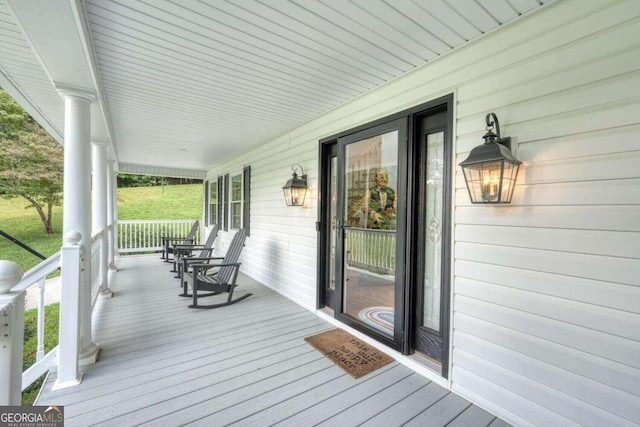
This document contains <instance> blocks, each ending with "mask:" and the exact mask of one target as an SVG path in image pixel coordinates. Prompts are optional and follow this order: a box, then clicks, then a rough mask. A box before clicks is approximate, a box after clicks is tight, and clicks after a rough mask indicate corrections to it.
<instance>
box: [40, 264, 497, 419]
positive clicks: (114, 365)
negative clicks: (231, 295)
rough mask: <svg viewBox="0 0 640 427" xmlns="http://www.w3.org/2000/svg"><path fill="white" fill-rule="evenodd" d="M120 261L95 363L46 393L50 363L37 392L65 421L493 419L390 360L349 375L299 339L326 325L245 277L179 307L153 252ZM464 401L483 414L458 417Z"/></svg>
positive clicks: (97, 314)
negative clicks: (207, 301)
mask: <svg viewBox="0 0 640 427" xmlns="http://www.w3.org/2000/svg"><path fill="white" fill-rule="evenodd" d="M119 268H120V270H119V271H118V273H116V274H115V275H113V276H112V278H113V283H112V285H111V288H112V290H113V291H114V295H115V296H114V297H113V298H112V299H106V300H100V301H99V302H98V305H97V306H96V309H95V311H94V323H93V329H94V341H95V342H97V343H99V344H100V347H101V351H100V357H99V360H98V363H96V364H95V365H92V366H88V367H85V368H84V369H83V372H84V378H83V381H82V383H81V384H80V385H79V386H77V387H73V388H68V389H64V390H60V391H57V392H53V391H52V390H51V388H52V385H53V383H54V381H55V373H52V374H51V375H50V376H49V379H48V381H47V383H46V384H45V387H44V389H43V392H42V395H41V396H40V398H39V400H38V402H37V403H38V404H39V405H48V404H52V405H53V404H55V405H64V407H65V417H66V420H65V421H66V423H67V424H66V425H68V426H90V425H118V426H129V425H153V426H159V425H160V426H161V425H166V426H174V425H185V424H192V425H206V426H222V425H231V424H234V425H244V426H247V425H260V426H267V425H283V426H287V425H288V426H294V425H296V426H299V425H320V424H322V425H338V424H339V425H345V426H346V425H360V424H363V423H365V424H367V425H380V423H384V425H401V424H403V423H405V422H408V421H411V420H412V419H414V417H421V418H415V421H414V422H418V421H420V422H422V421H423V420H430V421H429V422H431V423H435V424H434V425H438V426H444V425H447V423H448V422H449V421H451V420H454V421H455V420H456V419H458V425H465V426H483V427H484V426H486V425H487V424H489V423H490V422H492V421H493V420H494V419H495V417H493V416H492V415H490V414H488V413H486V412H484V411H482V410H481V409H480V408H476V407H474V406H471V404H470V403H469V402H467V401H465V400H464V399H462V398H460V397H458V396H456V395H453V394H451V393H449V392H447V391H446V390H444V389H442V388H440V387H439V386H437V385H436V384H434V383H430V382H429V381H428V380H426V379H424V378H422V377H420V376H419V375H417V374H415V373H413V372H412V371H410V370H409V369H407V368H406V367H404V366H402V365H399V364H397V363H393V364H391V365H388V366H385V367H383V368H382V369H379V370H377V371H375V372H373V373H371V374H369V375H367V376H365V377H363V378H360V379H358V380H355V379H353V378H351V377H350V376H349V375H347V374H346V373H344V372H343V371H342V370H340V369H339V368H338V367H336V366H335V365H333V364H332V363H331V362H330V361H329V360H328V359H326V358H325V357H323V356H322V354H320V353H319V352H317V351H316V350H315V349H313V348H312V347H311V346H309V345H308V344H307V343H306V342H304V340H303V338H304V337H306V336H309V335H313V334H316V333H319V332H321V331H325V330H328V329H331V328H332V326H331V325H330V324H329V323H326V322H324V321H323V320H321V319H320V318H319V317H317V316H315V315H314V314H313V313H311V312H309V311H307V310H305V309H303V308H301V307H300V306H298V305H296V304H295V303H293V302H291V301H289V300H287V299H286V298H284V297H282V296H280V295H278V294H277V293H275V292H273V291H271V290H270V289H268V288H266V287H264V286H262V285H260V284H259V283H257V282H256V281H254V280H252V279H250V278H249V277H247V276H244V275H241V276H240V278H239V282H238V283H239V284H240V286H239V288H238V289H237V292H238V294H239V295H241V294H243V293H245V292H251V293H253V294H254V295H253V296H252V297H250V298H249V299H247V300H244V301H242V302H241V303H238V304H236V305H232V306H229V307H225V308H221V309H216V310H190V309H188V308H187V305H188V304H189V303H190V299H188V298H180V297H178V296H177V294H178V293H179V292H180V288H179V286H178V281H177V279H174V278H173V275H172V274H171V273H169V272H168V270H169V269H170V266H169V264H165V263H162V262H160V260H158V259H157V257H156V256H133V257H125V258H120V259H119ZM448 402H451V403H452V404H451V405H449V404H448ZM471 410H473V412H472V413H471V414H475V413H478V414H482V416H479V417H471V418H470V417H469V416H468V415H466V416H465V414H467V413H468V412H469V411H471ZM430 413H432V414H434V415H433V416H430V415H429V414H430ZM457 417H460V418H457ZM476 421H477V423H476Z"/></svg>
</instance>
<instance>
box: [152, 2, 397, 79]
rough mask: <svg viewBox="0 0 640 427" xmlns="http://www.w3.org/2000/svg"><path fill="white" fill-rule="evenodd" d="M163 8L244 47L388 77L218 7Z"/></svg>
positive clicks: (311, 63) (186, 4)
mask: <svg viewBox="0 0 640 427" xmlns="http://www.w3.org/2000/svg"><path fill="white" fill-rule="evenodd" d="M163 10H164V11H166V12H171V13H174V14H178V13H181V14H182V17H183V19H187V20H189V21H191V22H193V23H194V24H195V25H197V26H198V31H212V29H215V32H219V33H223V34H227V35H228V36H229V37H231V39H232V40H238V41H240V42H242V43H244V45H245V46H248V47H249V48H253V49H254V50H257V51H258V53H261V52H267V53H273V54H275V53H277V54H278V55H280V56H282V57H284V58H288V59H289V60H291V61H296V62H298V63H300V64H303V65H304V64H306V65H308V66H309V67H312V68H315V69H318V68H320V67H321V66H322V67H324V68H328V69H331V70H332V71H333V72H341V73H344V74H346V75H350V76H354V77H357V78H358V79H359V80H364V81H367V82H369V83H371V84H380V83H382V82H384V81H385V79H386V78H388V76H387V77H385V76H384V75H382V76H381V75H380V74H379V73H375V72H372V70H371V68H370V67H368V66H367V65H365V64H362V63H359V62H356V61H354V60H353V58H350V57H345V58H344V59H341V58H338V57H337V56H336V55H335V54H334V55H329V54H326V53H323V52H321V51H317V50H316V51H313V50H312V49H310V48H309V47H308V46H304V45H302V44H301V43H299V41H297V40H291V39H287V38H284V37H283V36H281V35H279V34H277V33H274V32H272V31H267V30H265V29H263V28H261V27H259V26H256V25H252V24H251V23H249V22H247V21H243V20H241V19H239V18H237V17H236V16H234V15H232V14H229V13H227V12H225V11H223V10H219V9H218V10H217V12H216V13H215V14H211V8H210V7H208V6H207V5H205V4H203V3H201V2H199V1H196V0H183V1H181V2H180V3H179V4H174V3H166V4H164V5H163ZM205 13H209V14H210V16H206V15H205ZM332 53H333V52H332Z"/></svg>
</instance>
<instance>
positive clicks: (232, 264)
mask: <svg viewBox="0 0 640 427" xmlns="http://www.w3.org/2000/svg"><path fill="white" fill-rule="evenodd" d="M190 265H191V267H193V268H194V269H204V270H208V269H210V268H214V267H240V265H241V263H239V262H223V263H220V264H190Z"/></svg>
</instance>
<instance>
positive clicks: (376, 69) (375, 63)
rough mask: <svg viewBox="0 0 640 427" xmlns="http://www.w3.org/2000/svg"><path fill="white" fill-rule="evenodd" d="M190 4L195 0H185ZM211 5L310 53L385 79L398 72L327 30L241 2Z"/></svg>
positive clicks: (217, 10)
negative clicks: (301, 26) (300, 27)
mask: <svg viewBox="0 0 640 427" xmlns="http://www.w3.org/2000/svg"><path fill="white" fill-rule="evenodd" d="M187 1H188V2H189V4H191V3H192V2H194V1H195V0H187ZM205 3H207V4H206V7H208V8H209V9H210V12H209V13H216V14H217V13H226V14H228V15H229V16H233V17H235V18H236V19H237V20H238V22H240V23H242V24H241V25H243V26H244V27H250V28H256V29H258V30H261V31H264V32H266V33H269V34H273V35H274V36H277V37H280V38H281V39H282V40H284V43H287V44H288V45H291V44H297V45H300V46H301V47H302V48H303V49H306V50H308V51H309V53H310V54H312V55H319V56H322V57H332V58H335V59H336V60H338V61H341V62H345V63H349V64H352V66H354V67H355V68H358V69H364V70H368V72H369V73H372V74H373V75H375V76H378V77H380V78H382V79H384V80H387V79H389V78H391V77H394V76H396V75H397V74H398V73H400V72H401V70H402V68H401V67H399V66H392V65H390V64H388V63H385V62H384V61H381V60H380V59H378V58H375V57H371V56H366V55H363V54H361V52H359V51H357V50H355V49H353V48H352V47H351V46H348V45H346V44H344V43H342V45H338V46H340V47H339V48H336V41H335V40H333V39H332V38H330V37H328V36H327V35H326V34H323V33H320V32H317V31H315V30H312V29H308V30H306V31H305V32H296V31H294V30H293V29H292V28H290V27H289V26H288V25H286V23H285V24H284V25H283V24H282V23H281V22H279V21H277V20H276V21H271V20H269V19H267V18H266V17H264V16H262V14H260V13H253V12H251V11H249V10H247V9H244V8H243V7H242V6H243V4H242V3H241V4H240V5H239V6H238V5H234V4H231V3H228V2H205Z"/></svg>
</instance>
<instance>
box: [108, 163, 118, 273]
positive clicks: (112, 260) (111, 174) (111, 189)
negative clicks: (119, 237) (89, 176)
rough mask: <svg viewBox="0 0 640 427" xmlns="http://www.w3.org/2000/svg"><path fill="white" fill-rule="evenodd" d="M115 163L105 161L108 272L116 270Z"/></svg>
mask: <svg viewBox="0 0 640 427" xmlns="http://www.w3.org/2000/svg"><path fill="white" fill-rule="evenodd" d="M114 165H115V161H113V160H108V161H107V225H110V226H111V229H110V230H109V251H108V254H109V257H108V263H109V270H117V267H116V228H117V226H118V224H117V222H116V209H117V207H118V181H117V175H116V173H115V171H114V170H113V166H114Z"/></svg>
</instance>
